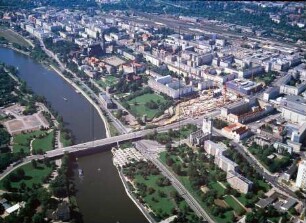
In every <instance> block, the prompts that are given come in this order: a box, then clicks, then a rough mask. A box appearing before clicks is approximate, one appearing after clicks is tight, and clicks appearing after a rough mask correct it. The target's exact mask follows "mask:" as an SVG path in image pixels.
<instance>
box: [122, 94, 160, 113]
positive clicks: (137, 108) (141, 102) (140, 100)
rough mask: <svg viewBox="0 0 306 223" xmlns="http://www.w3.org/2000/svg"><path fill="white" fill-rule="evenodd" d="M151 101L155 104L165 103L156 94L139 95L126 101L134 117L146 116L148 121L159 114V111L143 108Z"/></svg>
mask: <svg viewBox="0 0 306 223" xmlns="http://www.w3.org/2000/svg"><path fill="white" fill-rule="evenodd" d="M151 100H152V101H154V102H156V103H164V102H165V101H166V100H165V99H164V97H163V96H161V95H158V94H152V93H148V94H144V95H140V96H138V97H136V98H133V99H131V100H129V101H128V103H129V105H130V106H131V108H130V111H131V112H132V113H133V114H134V115H135V116H138V117H142V116H143V115H147V117H148V118H149V119H152V118H153V117H154V116H155V115H156V114H157V113H158V112H159V109H150V108H148V107H146V106H145V104H146V103H147V102H149V101H151ZM158 101H159V102H158ZM135 103H136V105H135Z"/></svg>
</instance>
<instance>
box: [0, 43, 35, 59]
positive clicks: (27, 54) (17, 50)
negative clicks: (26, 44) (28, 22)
mask: <svg viewBox="0 0 306 223" xmlns="http://www.w3.org/2000/svg"><path fill="white" fill-rule="evenodd" d="M0 47H5V48H8V49H11V50H14V51H16V52H18V53H21V54H23V55H26V56H30V53H29V52H25V51H23V50H20V49H17V48H15V47H13V46H11V45H9V44H0Z"/></svg>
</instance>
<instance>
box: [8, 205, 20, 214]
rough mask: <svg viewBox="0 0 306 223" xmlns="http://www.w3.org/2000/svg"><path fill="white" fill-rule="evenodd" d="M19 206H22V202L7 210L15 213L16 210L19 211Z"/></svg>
mask: <svg viewBox="0 0 306 223" xmlns="http://www.w3.org/2000/svg"><path fill="white" fill-rule="evenodd" d="M19 208H20V204H19V203H18V204H15V205H13V206H12V207H10V208H8V209H6V210H5V211H6V212H7V213H9V214H10V213H13V212H14V211H17V210H18V209H19Z"/></svg>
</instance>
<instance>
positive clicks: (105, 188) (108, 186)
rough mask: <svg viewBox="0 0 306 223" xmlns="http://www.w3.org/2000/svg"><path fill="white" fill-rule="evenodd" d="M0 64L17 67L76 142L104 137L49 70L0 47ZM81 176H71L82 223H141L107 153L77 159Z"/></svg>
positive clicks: (89, 112)
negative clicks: (44, 99) (82, 175)
mask: <svg viewBox="0 0 306 223" xmlns="http://www.w3.org/2000/svg"><path fill="white" fill-rule="evenodd" d="M0 61H1V62H4V63H6V64H9V65H13V66H15V67H18V69H19V77H20V79H22V80H24V81H25V82H26V83H27V86H28V87H30V88H31V89H32V90H33V92H34V93H36V94H37V95H40V96H44V97H45V98H46V100H47V101H48V103H50V104H51V106H52V108H53V109H54V110H55V111H56V112H58V113H59V115H61V116H62V117H63V120H64V122H65V123H66V124H67V128H69V129H70V130H71V131H72V133H73V135H74V136H75V141H76V143H81V142H87V141H91V140H94V139H100V138H105V137H106V134H105V126H104V123H103V122H102V120H101V119H100V117H99V115H98V113H97V111H96V110H95V109H94V107H93V106H92V105H91V104H90V103H89V102H88V101H87V100H86V99H85V98H84V97H83V96H82V95H80V94H78V93H77V92H76V91H75V90H74V88H73V87H71V86H70V85H69V84H68V83H67V82H66V81H65V80H63V79H62V78H61V77H60V76H59V75H57V74H56V73H55V72H54V71H53V70H49V69H47V68H46V67H44V66H42V65H41V64H39V63H37V62H35V61H34V60H32V59H31V58H29V57H28V56H25V55H23V54H20V53H17V52H15V51H13V50H11V49H7V48H2V47H0ZM77 162H78V165H79V167H80V168H82V169H83V170H84V177H83V179H80V178H79V177H75V183H76V187H77V191H78V192H77V202H78V205H79V207H80V210H81V213H82V214H83V220H84V222H85V223H112V222H114V223H116V222H120V223H142V222H147V221H146V219H145V218H144V216H143V215H142V213H141V212H140V211H139V210H138V208H137V207H136V206H135V205H134V203H133V202H132V201H131V200H130V199H129V197H128V196H127V195H126V193H125V191H124V187H123V185H122V183H121V181H120V178H119V175H118V173H117V170H116V168H115V167H114V166H113V163H112V154H111V152H110V151H107V152H101V153H99V154H94V155H89V156H83V157H79V158H78V160H77Z"/></svg>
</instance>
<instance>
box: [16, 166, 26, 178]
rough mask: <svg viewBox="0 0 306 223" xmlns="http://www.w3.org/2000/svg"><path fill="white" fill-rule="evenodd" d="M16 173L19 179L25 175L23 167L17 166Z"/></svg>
mask: <svg viewBox="0 0 306 223" xmlns="http://www.w3.org/2000/svg"><path fill="white" fill-rule="evenodd" d="M16 173H17V176H18V178H19V179H23V178H24V176H25V172H24V169H22V168H18V169H17V171H16Z"/></svg>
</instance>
